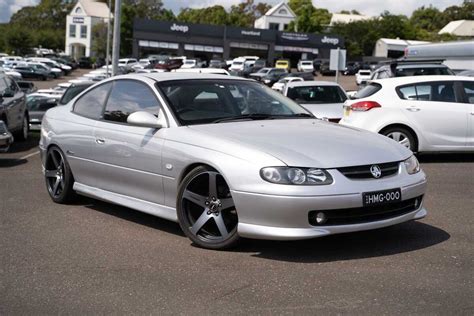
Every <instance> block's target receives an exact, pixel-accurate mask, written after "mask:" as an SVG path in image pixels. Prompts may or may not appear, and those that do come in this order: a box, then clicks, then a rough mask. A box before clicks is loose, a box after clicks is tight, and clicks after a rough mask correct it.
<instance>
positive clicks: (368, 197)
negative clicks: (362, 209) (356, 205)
mask: <svg viewBox="0 0 474 316" xmlns="http://www.w3.org/2000/svg"><path fill="white" fill-rule="evenodd" d="M401 200H402V191H401V190H400V189H392V190H384V191H374V192H366V193H362V203H363V205H364V206H370V205H383V204H389V203H394V202H400V201H401Z"/></svg>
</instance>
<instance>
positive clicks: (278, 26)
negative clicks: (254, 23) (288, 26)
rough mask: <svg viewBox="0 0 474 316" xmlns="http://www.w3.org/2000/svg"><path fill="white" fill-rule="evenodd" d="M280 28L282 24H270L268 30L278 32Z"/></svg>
mask: <svg viewBox="0 0 474 316" xmlns="http://www.w3.org/2000/svg"><path fill="white" fill-rule="evenodd" d="M279 28H280V23H270V24H269V25H268V29H269V30H276V31H278V29H279Z"/></svg>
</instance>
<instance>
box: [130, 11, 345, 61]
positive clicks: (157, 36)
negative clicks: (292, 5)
mask: <svg viewBox="0 0 474 316" xmlns="http://www.w3.org/2000/svg"><path fill="white" fill-rule="evenodd" d="M338 47H340V48H343V47H344V39H343V38H342V37H340V36H337V35H329V34H310V33H293V32H285V31H277V30H267V29H250V28H238V27H231V26H220V25H205V24H192V23H181V22H169V21H157V20H147V19H136V20H135V21H134V24H133V55H134V56H135V57H146V56H148V55H158V54H168V55H173V56H187V57H196V58H201V59H204V60H210V59H212V58H223V59H232V58H235V57H239V56H259V57H260V58H263V59H266V60H267V61H268V62H270V63H273V62H274V60H276V59H279V58H286V59H290V60H291V61H292V64H293V66H296V62H297V61H298V60H299V59H314V58H329V55H330V50H331V49H334V48H338Z"/></svg>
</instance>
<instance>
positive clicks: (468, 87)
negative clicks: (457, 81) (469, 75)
mask: <svg viewBox="0 0 474 316" xmlns="http://www.w3.org/2000/svg"><path fill="white" fill-rule="evenodd" d="M462 84H463V87H464V93H465V94H466V99H467V102H468V103H471V104H474V82H468V81H464V82H463V83H462Z"/></svg>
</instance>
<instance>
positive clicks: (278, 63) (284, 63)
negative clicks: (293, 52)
mask: <svg viewBox="0 0 474 316" xmlns="http://www.w3.org/2000/svg"><path fill="white" fill-rule="evenodd" d="M276 64H277V65H280V66H285V65H286V64H287V62H286V61H277V63H276Z"/></svg>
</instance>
